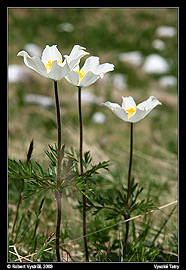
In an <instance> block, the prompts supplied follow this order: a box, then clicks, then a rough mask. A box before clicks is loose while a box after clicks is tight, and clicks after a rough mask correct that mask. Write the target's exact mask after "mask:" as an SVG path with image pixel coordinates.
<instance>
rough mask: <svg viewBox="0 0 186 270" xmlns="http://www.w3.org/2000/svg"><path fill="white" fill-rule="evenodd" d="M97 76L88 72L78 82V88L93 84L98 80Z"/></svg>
mask: <svg viewBox="0 0 186 270" xmlns="http://www.w3.org/2000/svg"><path fill="white" fill-rule="evenodd" d="M99 77H100V76H99V75H96V74H94V73H92V71H88V72H87V73H86V74H85V75H84V76H83V78H82V80H81V81H80V84H79V86H80V87H87V86H89V85H91V84H93V83H95V82H96V81H97V80H98V79H99Z"/></svg>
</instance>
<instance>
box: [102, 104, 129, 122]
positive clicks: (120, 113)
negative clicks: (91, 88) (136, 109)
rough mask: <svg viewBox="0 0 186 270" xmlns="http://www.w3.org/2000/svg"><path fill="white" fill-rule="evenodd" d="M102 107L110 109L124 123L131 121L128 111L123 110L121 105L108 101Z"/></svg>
mask: <svg viewBox="0 0 186 270" xmlns="http://www.w3.org/2000/svg"><path fill="white" fill-rule="evenodd" d="M101 105H102V106H106V107H108V108H109V109H110V110H111V111H112V112H113V113H114V114H115V115H116V116H117V117H119V118H120V119H122V120H123V121H127V122H128V121H129V119H128V116H127V113H126V111H125V110H123V108H122V107H121V106H120V105H119V104H117V103H112V102H110V101H107V102H105V103H102V104H101Z"/></svg>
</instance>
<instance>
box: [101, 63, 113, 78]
mask: <svg viewBox="0 0 186 270" xmlns="http://www.w3.org/2000/svg"><path fill="white" fill-rule="evenodd" d="M112 70H114V65H113V64H109V63H104V64H101V65H100V66H99V67H98V69H97V72H98V73H99V74H100V77H101V78H102V77H103V76H104V74H105V73H106V72H109V71H112Z"/></svg>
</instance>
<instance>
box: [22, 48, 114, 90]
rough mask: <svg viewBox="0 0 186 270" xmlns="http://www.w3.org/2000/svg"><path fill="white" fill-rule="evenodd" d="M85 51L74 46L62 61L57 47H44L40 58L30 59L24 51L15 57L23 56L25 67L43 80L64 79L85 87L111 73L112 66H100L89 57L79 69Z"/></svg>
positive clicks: (96, 58) (97, 60) (107, 64)
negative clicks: (43, 78)
mask: <svg viewBox="0 0 186 270" xmlns="http://www.w3.org/2000/svg"><path fill="white" fill-rule="evenodd" d="M85 49H86V48H84V47H81V46H79V45H75V46H74V47H73V49H72V51H71V53H70V55H64V58H65V60H64V61H63V59H62V55H61V53H60V52H59V50H58V49H57V45H53V46H49V45H46V48H45V49H44V50H43V53H42V56H41V58H39V57H35V56H34V57H30V55H29V54H28V53H27V52H25V51H20V52H19V53H18V54H17V56H23V58H24V63H25V65H26V66H27V67H29V68H31V69H33V70H34V71H36V72H37V73H39V74H40V75H41V76H43V77H45V78H49V79H51V80H54V81H59V80H61V79H62V78H64V77H65V79H66V80H67V81H68V82H70V83H71V84H73V85H76V86H79V87H87V86H89V85H91V84H93V83H94V82H96V81H97V80H98V79H99V78H102V77H103V76H104V74H105V73H106V72H108V71H112V70H113V69H114V65H112V64H109V63H105V64H102V65H100V64H99V57H96V56H91V57H89V58H87V59H86V61H85V64H84V66H83V67H82V69H80V68H79V62H80V59H81V58H82V57H83V56H85V55H87V54H89V53H88V52H86V51H85Z"/></svg>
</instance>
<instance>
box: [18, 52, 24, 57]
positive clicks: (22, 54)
mask: <svg viewBox="0 0 186 270" xmlns="http://www.w3.org/2000/svg"><path fill="white" fill-rule="evenodd" d="M25 54H26V52H25V51H20V52H18V54H17V56H23V57H24V56H25Z"/></svg>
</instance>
